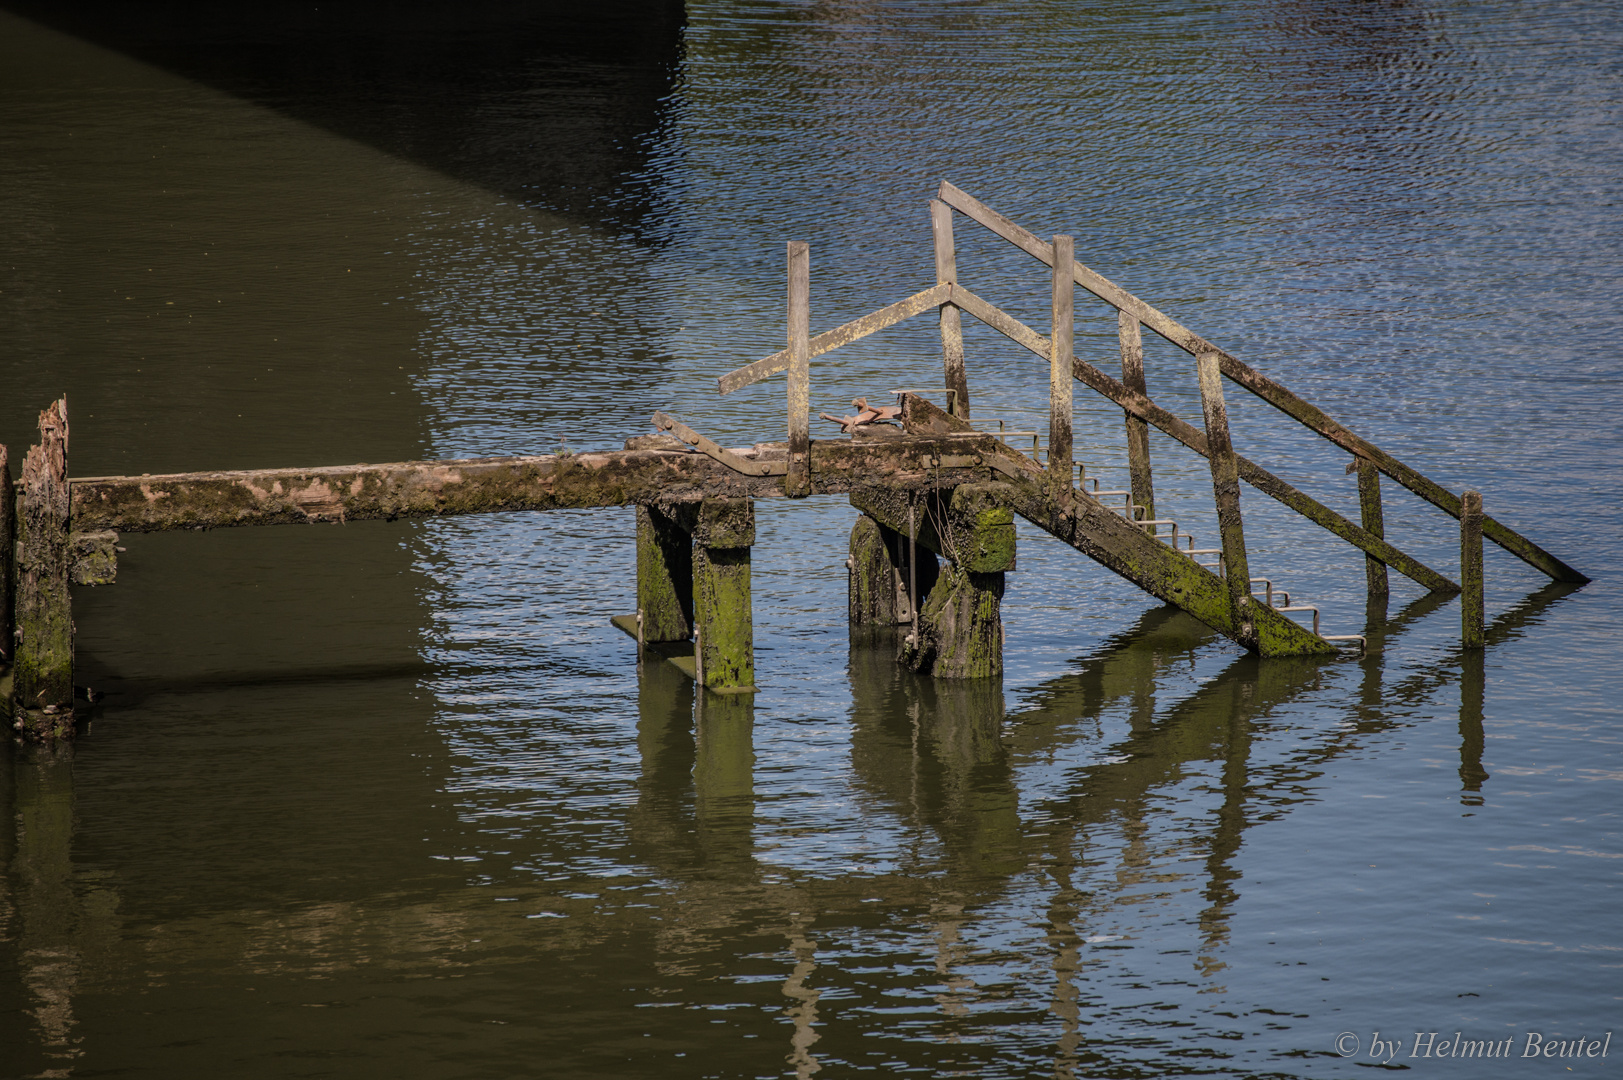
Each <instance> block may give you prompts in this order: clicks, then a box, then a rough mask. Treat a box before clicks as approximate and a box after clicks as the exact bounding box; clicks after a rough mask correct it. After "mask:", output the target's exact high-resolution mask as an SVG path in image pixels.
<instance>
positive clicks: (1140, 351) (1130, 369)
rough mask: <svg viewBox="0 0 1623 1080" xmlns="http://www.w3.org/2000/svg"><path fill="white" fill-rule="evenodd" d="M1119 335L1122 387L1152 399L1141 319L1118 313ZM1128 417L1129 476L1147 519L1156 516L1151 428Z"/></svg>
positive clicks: (1135, 499)
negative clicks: (1147, 378)
mask: <svg viewBox="0 0 1623 1080" xmlns="http://www.w3.org/2000/svg"><path fill="white" fill-rule="evenodd" d="M1116 329H1117V336H1118V337H1119V338H1120V339H1121V381H1122V385H1123V386H1125V387H1127V389H1129V390H1131V391H1133V392H1134V393H1137V394H1143V395H1144V396H1145V397H1148V396H1149V390H1148V387H1147V386H1146V385H1145V382H1144V336H1143V334H1142V332H1141V331H1140V329H1139V324H1138V320H1137V319H1135V318H1134V317H1133V316H1132V315H1129V314H1128V313H1127V312H1125V311H1117V312H1116ZM1123 415H1124V416H1126V418H1127V473H1128V479H1129V485H1128V486H1129V487H1131V488H1132V491H1133V502H1135V503H1137V504H1138V505H1139V506H1142V507H1143V508H1144V517H1145V519H1146V520H1153V519H1154V517H1155V485H1154V484H1153V483H1152V482H1151V480H1150V425H1149V423H1148V422H1146V421H1144V420H1141V419H1139V418H1138V417H1136V416H1134V415H1133V414H1132V413H1130V412H1126V411H1125V410H1123Z"/></svg>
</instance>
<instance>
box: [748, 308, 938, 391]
mask: <svg viewBox="0 0 1623 1080" xmlns="http://www.w3.org/2000/svg"><path fill="white" fill-rule="evenodd" d="M951 288H952V286H951V285H949V284H947V283H945V282H943V283H941V284H938V285H932V286H930V287H929V288H928V289H925V290H924V291H923V292H917V293H914V294H913V295H912V296H909V297H908V298H907V299H905V300H898V301H897V302H896V303H894V304H891V305H889V306H888V307H882V308H880V309H879V310H878V311H871V312H869V313H868V314H866V315H864V316H863V317H862V318H860V319H852V320H851V321H850V322H848V323H846V324H844V325H843V326H836V327H835V328H834V329H832V330H828V331H825V332H823V333H821V334H818V335H817V336H816V337H814V338H812V339H811V340H810V341H809V342H808V343H807V345H808V348H807V355H808V356H809V357H810V358H811V359H814V360H815V359H816V358H817V357H819V356H822V355H823V354H824V353H828V352H833V351H834V350H835V349H838V348H839V347H840V346H842V345H849V344H851V343H852V342H853V341H860V340H861V339H863V338H865V337H867V336H868V335H870V334H877V333H878V332H879V331H881V330H884V329H886V328H887V327H891V326H895V325H896V324H897V323H899V322H905V321H907V320H908V319H911V318H912V317H913V316H915V315H921V314H923V313H924V312H926V311H929V310H930V309H931V308H933V307H939V306H940V305H941V304H944V303H946V301H947V293H948V292H949V291H950V290H951ZM788 369H789V350H788V349H784V350H782V351H781V352H775V353H773V354H772V355H771V356H766V357H762V358H761V359H760V360H757V361H755V363H753V364H746V365H744V366H743V367H741V368H738V369H737V370H736V371H730V372H728V373H727V374H725V375H723V376H721V378H719V379H717V380H716V392H717V393H721V394H730V393H732V392H733V391H734V390H741V389H743V388H744V387H746V386H750V385H753V384H754V383H758V382H760V381H761V380H762V379H769V378H771V377H772V376H773V375H776V374H777V373H778V372H780V371H787V370H788Z"/></svg>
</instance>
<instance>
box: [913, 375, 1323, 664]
mask: <svg viewBox="0 0 1623 1080" xmlns="http://www.w3.org/2000/svg"><path fill="white" fill-rule="evenodd" d="M901 419H902V426H903V428H904V429H906V431H907V432H908V434H910V435H935V436H941V435H948V434H955V433H963V434H966V435H977V436H979V435H983V434H984V433H982V432H977V431H975V429H973V428H971V427H970V426H969V424H968V423H966V422H965V421H963V420H960V419H958V418H957V417H954V416H951V415H949V414H948V413H947V412H945V411H944V410H942V409H940V408H937V407H936V406H935V405H933V404H931V403H930V402H928V401H926V400H924V399H923V398H921V397H918V396H917V395H914V394H903V395H902V416H901ZM994 446H995V450H994V453H995V455H996V464H995V466H994V467H995V468H996V469H997V471H998V472H999V473H1000V474H1001V477H1002V479H1003V480H1004V481H1005V482H1006V483H1007V485H1008V487H1009V492H1010V496H1009V499H1010V502H1009V505H1010V509H1012V510H1013V511H1014V512H1015V513H1017V514H1019V515H1020V516H1021V517H1023V518H1025V519H1026V520H1027V521H1029V522H1031V523H1032V524H1033V525H1035V526H1037V527H1038V528H1039V529H1042V530H1043V531H1044V532H1047V533H1048V534H1050V535H1051V536H1054V537H1056V538H1058V539H1060V540H1063V541H1064V542H1065V543H1067V544H1069V545H1071V547H1073V548H1075V549H1076V550H1078V551H1080V552H1081V553H1082V554H1084V555H1086V556H1088V558H1090V559H1092V560H1093V561H1094V562H1097V563H1099V564H1100V565H1101V566H1103V567H1105V568H1107V569H1109V570H1113V571H1115V572H1116V573H1117V574H1120V575H1121V576H1122V577H1124V578H1126V579H1127V580H1128V581H1131V582H1132V583H1133V584H1134V585H1137V586H1138V587H1139V588H1141V589H1143V590H1144V591H1145V592H1147V593H1149V594H1150V595H1151V596H1153V597H1155V598H1156V599H1158V600H1161V601H1163V602H1165V603H1168V604H1173V605H1176V606H1177V607H1180V608H1182V609H1183V610H1184V611H1187V612H1188V613H1189V614H1191V615H1193V616H1194V617H1195V618H1197V619H1199V620H1200V621H1201V622H1203V623H1205V624H1206V625H1207V626H1209V627H1211V628H1212V629H1213V630H1216V631H1217V632H1218V633H1220V634H1222V635H1224V636H1225V637H1227V638H1229V639H1230V640H1232V641H1234V642H1235V643H1237V644H1239V645H1241V646H1244V647H1245V648H1247V649H1250V650H1252V651H1253V652H1257V653H1260V654H1262V655H1263V656H1314V655H1329V654H1332V653H1334V652H1335V646H1334V645H1332V644H1331V643H1330V642H1328V641H1326V640H1325V639H1324V638H1321V637H1319V636H1318V635H1317V634H1314V633H1312V632H1311V631H1309V630H1307V629H1306V628H1305V627H1303V626H1301V625H1299V624H1298V623H1297V622H1295V620H1293V619H1291V618H1290V617H1289V616H1286V615H1282V614H1280V613H1279V612H1277V611H1275V610H1274V609H1272V608H1270V607H1268V606H1267V605H1265V604H1263V603H1262V602H1261V601H1258V600H1255V599H1253V600H1251V601H1250V603H1249V605H1248V610H1247V611H1246V612H1244V613H1243V614H1242V617H1241V618H1240V619H1238V620H1236V619H1235V617H1234V612H1233V611H1232V610H1231V606H1230V601H1229V591H1228V585H1227V583H1226V582H1225V581H1224V580H1223V579H1222V578H1220V577H1218V576H1217V575H1216V574H1214V573H1212V572H1211V571H1210V570H1207V569H1206V568H1205V567H1203V566H1201V565H1200V564H1199V563H1197V562H1195V560H1194V559H1192V558H1190V557H1189V556H1187V555H1183V554H1180V553H1178V552H1176V551H1174V550H1172V548H1170V547H1168V546H1167V545H1166V544H1164V543H1162V542H1161V541H1159V540H1157V539H1155V538H1153V537H1151V536H1150V535H1149V534H1147V533H1145V532H1144V530H1143V529H1141V528H1139V527H1138V526H1135V525H1132V524H1130V523H1129V522H1128V521H1127V520H1126V519H1125V518H1123V517H1121V516H1120V515H1119V514H1116V513H1115V512H1113V511H1112V510H1110V509H1109V508H1107V507H1106V506H1105V505H1104V504H1103V503H1100V502H1099V501H1098V500H1096V499H1094V498H1092V497H1091V496H1089V495H1087V494H1085V493H1083V492H1079V491H1075V490H1072V491H1071V492H1070V493H1069V494H1068V495H1062V496H1060V497H1059V498H1057V499H1056V498H1055V497H1054V496H1053V494H1052V492H1051V489H1050V488H1049V483H1050V481H1049V476H1048V473H1047V472H1046V471H1045V470H1043V468H1042V467H1041V466H1039V465H1038V464H1037V463H1036V462H1035V461H1032V460H1031V459H1030V458H1028V457H1026V456H1025V455H1024V454H1021V453H1020V452H1019V451H1017V450H1013V449H1011V448H1009V447H1007V446H1004V445H1003V444H1002V443H995V444H994ZM983 452H984V451H983Z"/></svg>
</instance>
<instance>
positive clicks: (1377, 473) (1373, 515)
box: [1356, 458, 1392, 597]
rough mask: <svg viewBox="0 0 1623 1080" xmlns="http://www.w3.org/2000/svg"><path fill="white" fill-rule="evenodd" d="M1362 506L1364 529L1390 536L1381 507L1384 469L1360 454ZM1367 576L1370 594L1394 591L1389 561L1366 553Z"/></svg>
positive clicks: (1383, 593) (1359, 481)
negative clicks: (1387, 564)
mask: <svg viewBox="0 0 1623 1080" xmlns="http://www.w3.org/2000/svg"><path fill="white" fill-rule="evenodd" d="M1356 463H1357V466H1358V508H1359V510H1360V511H1361V512H1362V514H1363V525H1364V531H1365V532H1367V533H1369V534H1370V535H1371V536H1375V537H1379V538H1381V539H1383V540H1384V539H1385V538H1386V520H1385V517H1384V515H1383V513H1382V510H1381V470H1379V469H1377V468H1376V467H1375V463H1374V462H1372V461H1369V460H1367V459H1365V458H1358V459H1357V461H1356ZM1364 576H1365V578H1366V579H1368V582H1369V595H1370V596H1372V597H1373V596H1386V595H1388V594H1389V593H1390V592H1391V591H1392V586H1391V583H1390V582H1389V581H1388V580H1387V574H1386V564H1385V563H1384V562H1382V561H1381V560H1379V559H1377V558H1375V556H1373V555H1369V554H1366V555H1365V556H1364Z"/></svg>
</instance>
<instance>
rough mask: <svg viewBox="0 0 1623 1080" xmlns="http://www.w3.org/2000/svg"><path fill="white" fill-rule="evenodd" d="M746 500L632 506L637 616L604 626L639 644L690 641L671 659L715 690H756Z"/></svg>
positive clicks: (751, 508)
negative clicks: (688, 648) (689, 648)
mask: <svg viewBox="0 0 1623 1080" xmlns="http://www.w3.org/2000/svg"><path fill="white" fill-rule="evenodd" d="M754 544H755V503H754V501H753V500H751V499H729V498H708V499H688V500H674V499H672V500H661V501H658V502H656V503H653V504H650V505H646V506H639V507H638V508H637V608H638V610H637V613H636V614H635V615H617V616H615V617H614V618H613V619H612V620H611V621H612V622H613V623H614V625H616V626H618V627H620V629H622V630H624V631H625V632H626V633H628V634H630V635H631V636H632V637H635V638H636V639H637V642H638V644H639V645H646V644H656V643H661V642H675V641H686V640H687V639H688V638H689V637H690V636H691V637H692V638H693V639H694V646H693V654H692V655H691V656H674V657H671V662H672V663H674V664H676V665H677V666H678V667H680V668H682V670H683V671H686V672H687V673H688V675H689V676H691V677H692V678H693V680H694V681H695V682H697V683H699V684H700V685H702V686H705V687H708V688H709V689H710V690H712V691H715V692H718V693H752V692H753V691H754V690H755V631H754V617H753V612H752V609H751V606H750V548H751V547H753V546H754Z"/></svg>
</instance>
